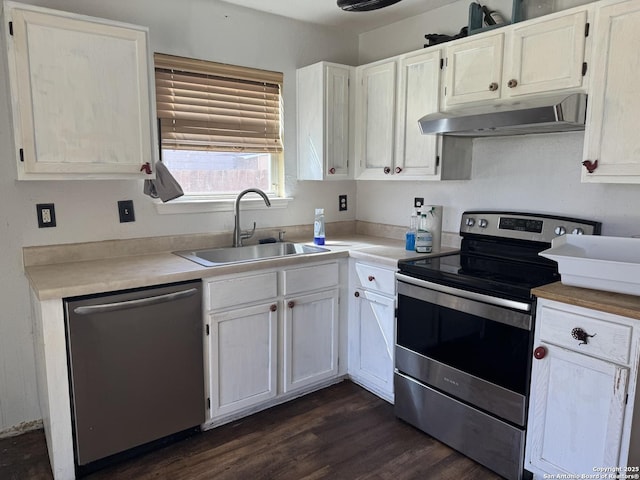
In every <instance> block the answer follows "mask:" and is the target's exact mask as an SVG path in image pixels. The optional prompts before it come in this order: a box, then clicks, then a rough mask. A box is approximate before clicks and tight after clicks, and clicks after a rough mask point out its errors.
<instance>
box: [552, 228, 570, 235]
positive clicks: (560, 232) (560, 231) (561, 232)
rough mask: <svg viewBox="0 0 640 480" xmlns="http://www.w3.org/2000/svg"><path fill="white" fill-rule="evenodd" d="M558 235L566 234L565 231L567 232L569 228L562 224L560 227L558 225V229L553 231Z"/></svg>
mask: <svg viewBox="0 0 640 480" xmlns="http://www.w3.org/2000/svg"><path fill="white" fill-rule="evenodd" d="M553 232H554V233H555V234H556V235H564V234H565V233H567V229H566V228H564V227H562V226H560V227H556V229H555V230H554V231H553Z"/></svg>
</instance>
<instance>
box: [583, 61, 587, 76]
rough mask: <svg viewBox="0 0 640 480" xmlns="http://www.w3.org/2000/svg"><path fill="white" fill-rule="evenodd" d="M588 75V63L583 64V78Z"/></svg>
mask: <svg viewBox="0 0 640 480" xmlns="http://www.w3.org/2000/svg"><path fill="white" fill-rule="evenodd" d="M586 74H587V62H583V63H582V76H583V77H584V76H585V75H586Z"/></svg>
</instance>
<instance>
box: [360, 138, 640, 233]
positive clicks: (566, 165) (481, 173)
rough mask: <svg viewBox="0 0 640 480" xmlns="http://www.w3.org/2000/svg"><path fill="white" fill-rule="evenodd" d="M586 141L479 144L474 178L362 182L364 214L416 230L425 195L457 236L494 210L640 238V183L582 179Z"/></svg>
mask: <svg viewBox="0 0 640 480" xmlns="http://www.w3.org/2000/svg"><path fill="white" fill-rule="evenodd" d="M583 138H584V134H583V133H581V132H573V133H557V134H547V135H529V136H523V137H501V138H484V139H476V140H474V149H473V163H472V171H471V180H465V181H448V182H384V181H383V182H373V181H369V182H358V197H357V205H358V211H357V217H358V219H359V220H366V221H370V222H379V223H385V224H391V225H408V222H409V215H410V212H411V210H412V205H413V198H414V197H424V200H425V203H426V204H433V205H443V207H444V209H443V225H442V228H443V230H445V231H449V232H457V231H458V230H459V229H460V223H459V222H460V216H461V214H462V212H463V211H464V210H482V209H494V210H515V211H529V212H538V213H549V214H557V215H567V216H573V217H581V218H586V219H592V220H598V221H601V222H602V224H603V232H602V233H603V235H614V236H630V235H638V234H640V210H638V207H637V206H638V204H639V203H640V185H611V184H609V185H604V184H583V183H581V182H580V171H581V169H582V168H584V167H582V165H581V164H580V163H581V161H582V141H583ZM443 161H446V159H444V160H443ZM389 198H394V199H395V200H396V201H395V202H393V203H390V202H389V201H388V199H389Z"/></svg>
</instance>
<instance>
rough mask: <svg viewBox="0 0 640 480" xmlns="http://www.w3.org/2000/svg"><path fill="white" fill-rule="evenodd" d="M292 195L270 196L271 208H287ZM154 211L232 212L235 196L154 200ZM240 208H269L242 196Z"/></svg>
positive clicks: (253, 199)
mask: <svg viewBox="0 0 640 480" xmlns="http://www.w3.org/2000/svg"><path fill="white" fill-rule="evenodd" d="M292 200H293V198H292V197H270V198H269V201H270V202H271V208H287V206H288V205H289V202H291V201H292ZM153 203H154V204H155V207H156V211H157V212H158V213H159V214H161V215H171V214H182V213H209V212H233V210H234V206H235V198H224V199H218V200H211V199H201V198H196V197H187V196H184V197H180V198H178V199H176V200H172V201H170V202H167V203H162V202H161V201H160V200H154V201H153ZM240 205H241V209H242V210H264V209H266V208H269V207H267V206H266V205H265V203H264V200H263V199H262V198H260V197H258V198H243V199H242V200H240Z"/></svg>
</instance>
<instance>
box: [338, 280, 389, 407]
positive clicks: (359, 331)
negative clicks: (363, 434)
mask: <svg viewBox="0 0 640 480" xmlns="http://www.w3.org/2000/svg"><path fill="white" fill-rule="evenodd" d="M356 295H357V297H356V301H355V319H354V321H355V325H354V327H355V330H351V332H350V333H352V336H353V339H352V340H351V342H350V343H351V346H352V349H351V352H350V355H349V374H350V375H352V376H353V378H354V380H356V381H357V382H358V383H361V384H362V385H363V386H364V387H365V388H368V389H370V390H371V391H373V392H374V393H376V394H378V395H380V396H381V397H382V398H384V399H386V400H388V401H390V402H393V367H394V363H393V362H394V354H393V349H394V345H395V335H394V317H395V298H394V297H388V296H385V295H378V294H376V293H372V292H369V291H367V290H360V289H358V290H356Z"/></svg>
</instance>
